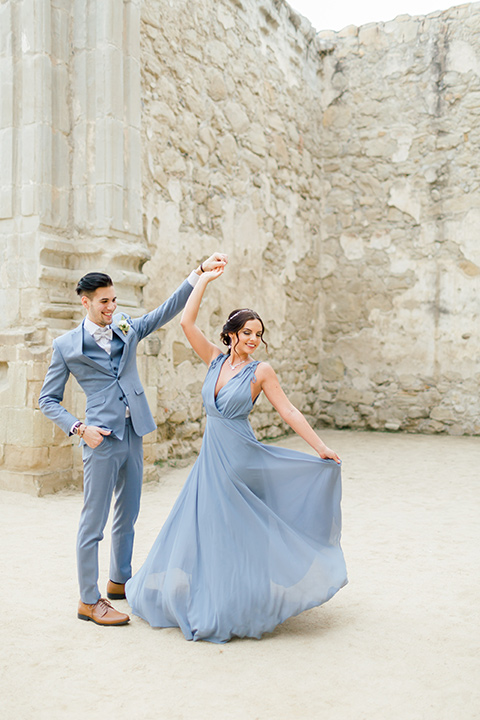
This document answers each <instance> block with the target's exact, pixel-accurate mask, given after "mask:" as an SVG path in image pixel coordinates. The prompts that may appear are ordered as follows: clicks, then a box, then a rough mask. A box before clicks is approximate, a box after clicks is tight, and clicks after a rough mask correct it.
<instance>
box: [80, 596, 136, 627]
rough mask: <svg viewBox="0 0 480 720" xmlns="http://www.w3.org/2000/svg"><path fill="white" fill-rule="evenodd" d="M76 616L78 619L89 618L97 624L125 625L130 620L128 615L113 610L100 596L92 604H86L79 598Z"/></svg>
mask: <svg viewBox="0 0 480 720" xmlns="http://www.w3.org/2000/svg"><path fill="white" fill-rule="evenodd" d="M77 617H78V618H79V619H80V620H91V621H92V622H94V623H96V624H97V625H108V626H110V625H126V624H127V623H128V622H130V618H129V617H128V615H126V614H125V613H121V612H118V610H115V608H113V607H112V606H111V604H110V603H109V602H108V600H105V598H100V600H98V601H97V602H96V603H95V604H94V605H87V604H86V603H84V602H82V601H81V600H80V602H79V603H78V614H77Z"/></svg>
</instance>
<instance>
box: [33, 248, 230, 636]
mask: <svg viewBox="0 0 480 720" xmlns="http://www.w3.org/2000/svg"><path fill="white" fill-rule="evenodd" d="M226 263H227V256H226V255H223V254H221V253H215V254H214V255H212V256H211V257H210V258H208V260H205V261H204V262H203V263H202V264H201V265H200V266H199V267H198V268H197V269H196V270H194V271H192V273H190V276H189V277H188V278H187V280H185V281H184V282H183V283H182V285H180V287H179V288H178V289H177V290H176V291H175V292H174V293H173V295H172V296H171V297H170V298H169V299H168V300H167V301H166V302H164V303H163V304H162V305H160V306H159V307H158V308H157V309H156V310H153V311H152V312H150V313H147V314H146V315H144V316H143V317H140V318H137V319H132V318H130V317H128V316H125V315H122V314H119V315H114V312H115V309H116V307H117V298H116V294H115V288H114V286H113V282H112V280H111V278H110V277H109V276H108V275H105V274H104V273H97V272H94V273H88V274H87V275H85V276H84V277H83V278H81V280H80V281H79V283H78V285H77V288H76V292H77V294H78V295H79V297H80V299H81V303H82V305H83V307H84V308H85V310H86V311H87V316H86V318H85V319H84V320H83V322H82V323H81V324H80V325H79V326H78V327H76V328H75V329H74V330H71V331H70V332H68V333H66V334H65V335H62V336H61V337H59V338H58V339H57V340H55V341H54V342H53V355H52V361H51V363H50V367H49V369H48V372H47V375H46V377H45V382H44V383H43V387H42V390H41V393H40V398H39V405H40V408H41V409H42V411H43V413H44V414H45V415H46V416H47V417H49V418H50V419H51V420H53V421H54V422H55V423H56V424H57V425H58V426H59V427H60V428H61V429H62V430H63V431H64V432H65V433H67V434H68V435H74V434H76V435H78V436H79V437H80V438H81V443H82V445H83V470H84V478H83V485H84V504H83V509H82V513H81V516H80V524H79V529H78V538H77V566H78V579H79V585H80V602H79V606H78V617H79V618H80V619H81V620H91V621H93V622H94V623H96V624H97V625H125V624H126V623H128V622H129V620H130V618H129V616H128V615H126V614H125V613H120V612H117V610H115V609H114V608H113V607H112V605H111V604H110V602H109V600H106V599H105V598H102V597H101V596H100V592H99V589H98V584H97V583H98V543H99V542H100V540H102V538H103V530H104V528H105V524H106V522H107V518H108V514H109V510H110V505H111V501H112V496H113V493H115V505H114V515H113V525H112V545H111V553H110V580H109V581H108V584H107V597H108V598H109V599H110V600H112V599H117V600H118V599H123V598H125V582H126V581H127V580H128V579H129V578H130V577H131V574H132V570H131V559H132V549H133V538H134V524H135V521H136V519H137V516H138V511H139V507H140V494H141V488H142V480H143V477H142V474H143V442H142V437H143V435H146V434H147V433H149V432H152V431H153V430H155V428H156V425H155V422H154V420H153V417H152V414H151V412H150V408H149V407H148V403H147V400H146V397H145V393H144V390H143V387H142V384H141V382H140V378H139V376H138V371H137V363H136V349H137V345H138V343H139V341H140V340H142V339H143V338H145V337H146V336H147V335H149V334H150V333H152V332H153V331H154V330H157V329H158V328H159V327H161V326H162V325H165V323H167V322H168V321H169V320H171V319H172V318H173V317H174V316H175V315H176V314H177V313H179V312H180V311H181V310H182V309H183V307H184V305H185V303H186V301H187V299H188V296H189V295H190V293H191V291H192V289H193V287H194V285H195V283H196V281H197V280H198V277H199V276H200V275H201V274H202V273H203V272H205V271H210V270H213V269H215V268H217V267H219V266H223V265H225V264H226ZM70 373H71V374H72V375H73V376H74V377H75V378H76V379H77V381H78V383H79V384H80V386H81V387H82V389H83V391H84V392H85V395H86V396H87V405H86V415H85V422H83V421H82V420H79V419H78V418H76V417H75V416H73V415H72V414H71V413H69V412H68V410H66V409H65V408H64V407H63V406H62V405H61V404H60V403H61V402H62V400H63V395H64V390H65V384H66V382H67V380H68V377H69V375H70Z"/></svg>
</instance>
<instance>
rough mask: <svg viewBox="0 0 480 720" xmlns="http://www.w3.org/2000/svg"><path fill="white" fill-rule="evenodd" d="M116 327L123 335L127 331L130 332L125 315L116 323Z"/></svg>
mask: <svg viewBox="0 0 480 720" xmlns="http://www.w3.org/2000/svg"><path fill="white" fill-rule="evenodd" d="M117 327H118V328H119V329H120V330H121V331H122V333H123V334H124V335H126V334H127V333H128V331H129V330H130V325H129V324H128V320H127V318H126V317H125V315H122V317H121V319H120V320H119V321H118V323H117Z"/></svg>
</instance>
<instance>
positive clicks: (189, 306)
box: [180, 267, 224, 365]
mask: <svg viewBox="0 0 480 720" xmlns="http://www.w3.org/2000/svg"><path fill="white" fill-rule="evenodd" d="M223 270H224V268H223V267H219V268H216V269H215V270H212V271H211V272H205V273H204V274H203V275H201V276H200V279H199V280H198V282H197V284H196V285H195V287H194V288H193V290H192V292H191V294H190V297H189V298H188V300H187V302H186V305H185V307H184V309H183V313H182V317H181V320H180V325H181V326H182V330H183V332H184V333H185V336H186V338H187V340H188V342H189V343H190V345H191V346H192V348H193V349H194V350H195V352H196V353H197V355H198V356H199V357H200V358H201V359H202V360H203V362H205V363H206V364H207V365H210V363H211V362H212V360H213V359H214V358H216V357H217V355H220V354H221V352H222V351H221V350H220V349H219V348H218V347H217V346H216V345H214V344H213V343H212V342H210V340H207V338H206V337H205V335H204V334H203V333H202V331H201V330H200V328H198V327H197V326H196V324H195V321H196V319H197V315H198V309H199V307H200V303H201V302H202V297H203V293H204V292H205V288H206V287H207V285H208V283H209V282H211V281H212V280H215V279H216V278H218V277H220V275H221V274H222V273H223Z"/></svg>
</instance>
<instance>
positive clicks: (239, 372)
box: [213, 355, 256, 403]
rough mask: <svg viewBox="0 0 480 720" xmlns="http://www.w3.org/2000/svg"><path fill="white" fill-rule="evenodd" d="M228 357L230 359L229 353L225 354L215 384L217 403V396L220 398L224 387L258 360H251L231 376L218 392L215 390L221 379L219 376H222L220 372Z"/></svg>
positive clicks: (215, 399) (214, 395)
mask: <svg viewBox="0 0 480 720" xmlns="http://www.w3.org/2000/svg"><path fill="white" fill-rule="evenodd" d="M227 359H228V355H225V357H224V359H223V361H222V362H221V363H220V368H219V370H218V375H217V377H216V380H215V385H214V386H213V400H214V402H215V403H216V402H217V398H218V396H219V395H220V393H221V392H222V390H223V388H226V387H227V385H228V383H229V382H231V381H232V380H233V379H234V378H236V377H238V376H239V375H241V374H242V372H243V371H244V370H245V368H247V367H248V366H249V365H252V364H253V363H255V362H256V360H251V361H250V362H248V363H247V364H246V365H245V366H244V367H243V368H242V369H241V370H239V371H238V372H237V373H235V375H232V377H231V378H230V380H227V382H226V383H225V385H222V387H221V388H220V389H219V391H218V392H215V391H216V389H217V383H218V379H219V377H220V373H221V372H222V368H223V366H224V365H225V361H226V360H227Z"/></svg>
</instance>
